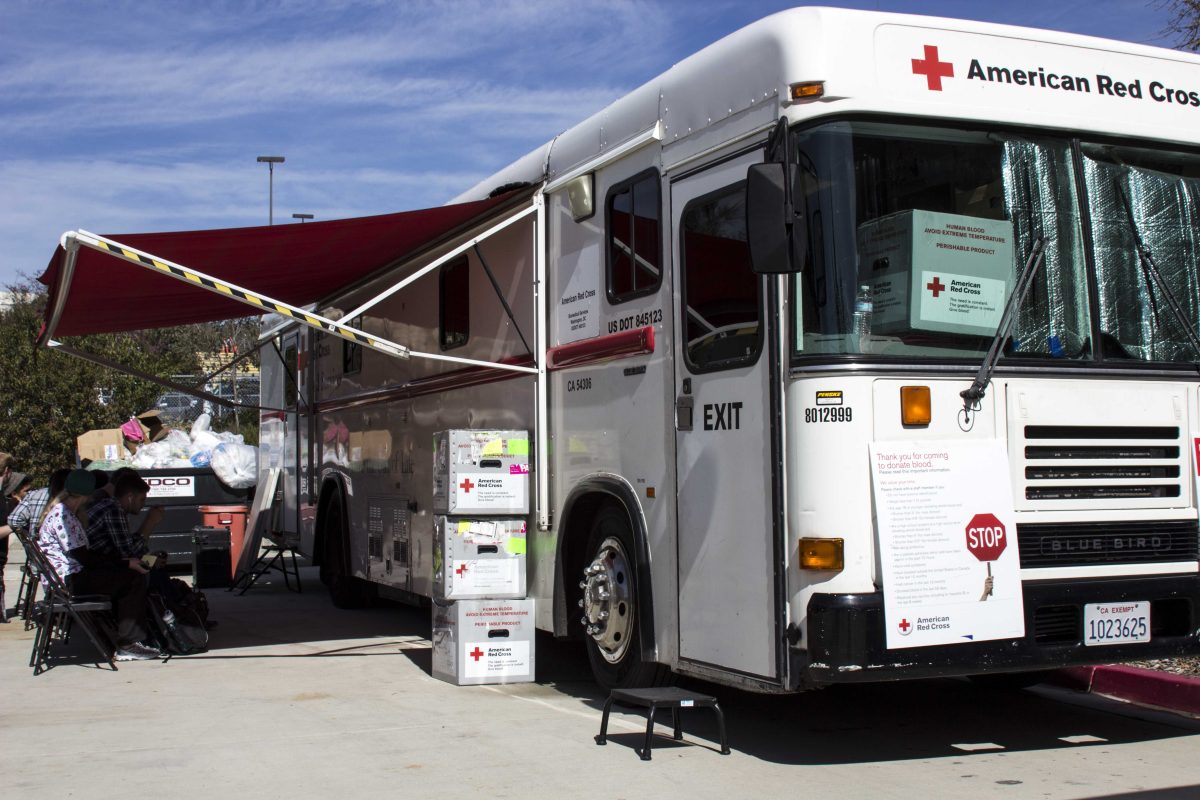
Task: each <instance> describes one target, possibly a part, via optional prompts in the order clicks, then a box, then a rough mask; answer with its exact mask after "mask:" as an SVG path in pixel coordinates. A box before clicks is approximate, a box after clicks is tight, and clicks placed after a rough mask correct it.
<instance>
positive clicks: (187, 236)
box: [38, 192, 517, 340]
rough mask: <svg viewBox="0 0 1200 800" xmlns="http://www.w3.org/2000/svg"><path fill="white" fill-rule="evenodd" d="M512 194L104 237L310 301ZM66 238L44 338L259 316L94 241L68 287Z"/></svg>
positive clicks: (52, 279) (51, 278) (47, 276)
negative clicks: (322, 218) (64, 281)
mask: <svg viewBox="0 0 1200 800" xmlns="http://www.w3.org/2000/svg"><path fill="white" fill-rule="evenodd" d="M516 197H517V193H516V192H511V193H508V194H504V195H500V196H499V197H495V198H491V199H488V200H480V201H477V202H473V203H461V204H456V205H448V206H440V207H438V208H426V209H421V210H419V211H405V212H402V213H399V214H383V215H380V216H374V217H355V218H352V219H340V220H331V221H328V222H308V223H303V224H299V223H293V224H290V225H275V226H267V227H257V228H226V229H222V230H207V231H179V232H175V233H130V234H112V235H107V236H106V238H109V239H113V240H115V241H116V242H119V243H120V244H123V245H126V246H128V247H131V248H135V249H137V250H142V251H144V252H147V253H150V254H152V255H154V256H157V257H159V258H162V259H166V260H168V261H174V262H176V263H178V264H180V265H181V266H184V267H188V268H190V269H194V270H197V271H199V272H204V273H207V274H209V275H211V276H213V277H215V278H218V279H221V280H225V281H229V282H230V283H233V284H236V285H239V286H242V287H244V288H246V289H249V290H250V291H253V292H257V293H259V294H263V295H266V296H268V297H271V298H274V299H276V300H281V301H283V302H285V303H289V304H291V305H294V306H304V305H307V304H309V303H314V302H316V301H318V300H320V299H322V298H324V297H327V296H329V295H331V294H333V293H335V292H337V291H338V290H340V289H344V288H345V287H347V286H350V285H352V284H354V283H356V282H358V281H360V280H362V279H364V278H366V277H368V276H370V275H372V274H374V273H376V272H378V271H379V270H381V269H383V268H384V267H387V266H389V265H392V264H395V263H396V262H398V261H401V260H403V259H405V258H407V257H409V256H412V255H415V254H416V253H418V252H420V251H421V250H424V249H425V248H427V247H428V246H430V245H432V244H434V243H435V242H438V241H439V240H442V239H444V238H445V237H447V236H449V235H450V234H452V233H453V232H455V231H457V230H460V229H463V228H465V227H467V226H469V225H470V224H471V223H472V222H474V221H476V220H478V219H479V218H481V217H483V216H484V215H486V214H487V213H488V212H491V211H493V210H494V209H496V208H497V207H498V206H501V205H504V204H506V203H510V202H512V201H513V200H514V199H516ZM65 259H66V252H65V251H64V250H63V248H62V247H61V246H59V247H58V248H57V249H56V250H55V252H54V257H53V258H51V259H50V263H49V265H48V266H47V267H46V271H45V273H43V274H42V276H41V277H40V278H38V280H39V281H41V282H42V283H43V284H45V285H46V286H48V287H49V289H50V298H49V302H48V303H47V306H46V317H45V322H44V325H49V323H50V320H51V316H52V314H53V309H54V307H55V304H56V301H57V299H58V297H59V296H60V294H61V293H66V304H65V306H64V307H63V310H62V313H61V315H60V316H59V320H58V324H57V325H56V326H55V328H54V330H52V331H45V330H44V331H43V337H42V338H43V340H44V339H46V338H49V337H51V336H53V337H59V336H77V335H82V334H88V333H112V332H116V331H131V330H140V329H143V328H165V327H169V326H172V325H187V324H190V323H196V322H212V321H214V320H221V319H234V318H237V317H246V316H253V315H254V314H256V313H262V312H261V311H256V310H255V309H254V308H253V307H252V306H248V305H244V304H242V303H239V302H237V301H235V300H231V299H229V298H227V297H226V296H224V295H220V294H216V293H213V292H210V291H207V290H205V289H201V288H199V287H196V286H193V285H190V284H188V283H185V282H183V281H179V280H176V279H173V278H169V277H167V276H165V275H162V274H161V273H158V272H156V271H154V270H150V269H145V268H142V267H138V266H135V265H133V264H130V263H127V262H125V261H123V260H121V259H119V258H116V257H113V256H111V255H108V254H106V253H103V252H100V251H97V250H93V249H91V248H89V247H80V248H79V254H78V259H77V260H76V264H75V270H74V274H73V277H72V279H71V282H70V285H69V286H65V287H64V286H61V285H60V276H61V274H62V270H63V264H64V261H65Z"/></svg>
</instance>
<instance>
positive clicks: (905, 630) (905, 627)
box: [896, 617, 913, 636]
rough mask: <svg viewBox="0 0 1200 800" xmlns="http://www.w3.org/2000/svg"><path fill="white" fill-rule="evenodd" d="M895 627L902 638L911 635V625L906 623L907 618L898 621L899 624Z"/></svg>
mask: <svg viewBox="0 0 1200 800" xmlns="http://www.w3.org/2000/svg"><path fill="white" fill-rule="evenodd" d="M896 627H897V628H899V629H900V633H901V634H903V635H904V636H908V635H909V634H910V633H912V628H913V626H912V623H911V622H909V621H908V618H907V617H905V618H904V619H902V620H900V622H899V624H898V625H897V626H896Z"/></svg>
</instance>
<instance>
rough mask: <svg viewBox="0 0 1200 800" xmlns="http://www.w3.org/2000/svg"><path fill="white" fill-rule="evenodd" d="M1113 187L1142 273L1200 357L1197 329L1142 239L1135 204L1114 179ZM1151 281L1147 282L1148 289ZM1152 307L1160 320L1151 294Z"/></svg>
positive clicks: (1199, 340)
mask: <svg viewBox="0 0 1200 800" xmlns="http://www.w3.org/2000/svg"><path fill="white" fill-rule="evenodd" d="M1113 185H1114V186H1116V187H1117V194H1119V195H1120V196H1121V205H1123V206H1124V207H1125V215H1126V218H1127V219H1128V220H1129V231H1130V232H1131V233H1132V234H1133V242H1134V245H1135V246H1136V247H1137V254H1138V261H1140V262H1141V265H1142V272H1143V273H1145V274H1146V275H1149V276H1152V277H1153V278H1154V283H1155V284H1156V285H1157V286H1158V289H1159V291H1160V292H1162V294H1163V297H1165V298H1166V300H1167V307H1168V308H1170V309H1171V313H1172V314H1174V315H1175V321H1176V322H1178V323H1179V327H1181V328H1183V332H1184V333H1186V334H1187V337H1188V341H1189V342H1191V344H1192V349H1193V350H1195V351H1196V355H1197V356H1200V337H1197V335H1196V330H1195V328H1193V327H1192V325H1191V323H1189V322H1188V320H1187V315H1186V314H1185V313H1184V311H1183V306H1181V305H1180V304H1179V301H1178V300H1177V299H1176V298H1175V294H1174V293H1173V292H1172V291H1171V290H1170V289H1169V288H1168V287H1167V282H1166V280H1165V279H1164V278H1163V276H1162V272H1160V271H1159V269H1158V264H1156V263H1155V262H1154V256H1153V254H1151V252H1150V248H1148V247H1146V243H1145V241H1144V240H1143V239H1142V232H1141V231H1140V230H1138V226H1137V220H1136V219H1135V218H1134V216H1133V204H1131V203H1130V202H1129V195H1127V194H1125V187H1123V186H1121V183H1120V182H1119V181H1118V180H1117V179H1116V178H1115V177H1114V178H1113ZM1149 283H1150V281H1148V280H1147V281H1146V284H1147V289H1148V288H1149ZM1150 306H1151V310H1152V311H1153V313H1154V317H1155V321H1156V322H1157V320H1158V305H1157V304H1156V303H1155V302H1154V293H1153V292H1151V293H1150Z"/></svg>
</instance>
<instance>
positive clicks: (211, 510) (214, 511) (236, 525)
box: [199, 505, 250, 578]
mask: <svg viewBox="0 0 1200 800" xmlns="http://www.w3.org/2000/svg"><path fill="white" fill-rule="evenodd" d="M199 511H200V518H201V519H202V520H203V521H204V527H206V528H228V529H229V568H230V572H231V573H232V574H231V575H230V577H231V578H233V577H237V567H238V561H240V560H241V557H242V548H243V547H244V546H245V544H246V518H247V517H248V516H249V515H250V506H245V505H239V506H200V507H199Z"/></svg>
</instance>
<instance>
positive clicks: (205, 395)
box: [46, 339, 283, 411]
mask: <svg viewBox="0 0 1200 800" xmlns="http://www.w3.org/2000/svg"><path fill="white" fill-rule="evenodd" d="M46 346H47V347H49V348H50V349H51V350H54V351H57V352H60V353H66V354H67V355H69V356H74V357H75V358H79V359H82V360H84V361H90V362H91V363H93V364H96V365H98V366H101V367H105V368H107V369H114V370H116V371H117V372H123V373H125V374H126V375H132V376H133V377H135V378H141V379H142V380H144V381H149V382H150V383H156V384H158V385H159V386H165V387H166V388H168V389H173V390H175V391H177V392H183V393H184V394H190V395H192V396H193V397H199V398H201V399H203V400H208V401H209V402H212V403H216V404H218V405H222V406H236V407H238V408H251V409H258V410H259V411H282V410H283V409H281V408H272V407H270V406H256V405H251V404H249V403H231V402H229V401H228V400H226V399H224V398H222V397H217V396H216V395H214V394H210V393H209V392H205V391H203V390H200V389H196V388H194V387H191V386H188V385H187V384H184V383H178V382H176V381H171V380H167V379H166V378H160V377H158V376H157V375H151V374H150V373H149V372H144V371H142V370H140V369H138V368H137V367H131V366H129V365H128V364H120V363H118V362H116V361H113V360H111V359H108V358H105V357H104V356H98V355H96V354H95V353H87V352H84V351H83V350H76V349H75V348H74V347H71V346H69V345H65V344H63V343H62V342H58V341H55V340H54V339H51V340H50V341H49V342H47V343H46Z"/></svg>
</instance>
